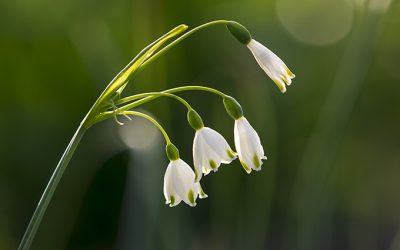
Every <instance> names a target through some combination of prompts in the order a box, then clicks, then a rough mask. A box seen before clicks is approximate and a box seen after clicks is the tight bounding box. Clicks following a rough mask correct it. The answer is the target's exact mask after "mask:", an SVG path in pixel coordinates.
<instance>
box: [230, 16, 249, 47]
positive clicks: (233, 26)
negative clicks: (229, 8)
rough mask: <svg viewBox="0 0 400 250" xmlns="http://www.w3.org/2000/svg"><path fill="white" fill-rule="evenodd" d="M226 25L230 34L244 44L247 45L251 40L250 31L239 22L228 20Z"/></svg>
mask: <svg viewBox="0 0 400 250" xmlns="http://www.w3.org/2000/svg"><path fill="white" fill-rule="evenodd" d="M226 27H227V28H228V30H229V31H230V32H231V34H232V35H233V36H234V37H235V38H236V39H237V40H238V41H239V42H241V43H243V44H244V45H247V44H248V43H249V42H250V41H251V35H250V32H249V31H248V30H247V29H246V28H245V27H244V26H243V25H241V24H240V23H237V22H233V21H229V22H228V23H227V24H226Z"/></svg>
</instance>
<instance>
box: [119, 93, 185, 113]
mask: <svg viewBox="0 0 400 250" xmlns="http://www.w3.org/2000/svg"><path fill="white" fill-rule="evenodd" d="M149 96H154V97H162V96H166V97H171V98H174V99H176V100H178V101H179V102H180V103H182V104H183V105H185V107H186V108H187V109H188V110H190V109H192V106H190V104H189V103H188V102H187V101H185V99H183V98H182V97H180V96H177V95H174V94H171V93H168V92H147V93H141V94H137V95H134V96H130V97H132V99H131V100H129V101H134V100H138V99H142V98H146V97H149ZM124 99H125V98H124ZM129 101H124V102H129ZM124 102H119V101H116V102H115V104H116V105H118V104H122V103H124ZM118 109H119V110H123V111H124V110H127V109H121V108H118Z"/></svg>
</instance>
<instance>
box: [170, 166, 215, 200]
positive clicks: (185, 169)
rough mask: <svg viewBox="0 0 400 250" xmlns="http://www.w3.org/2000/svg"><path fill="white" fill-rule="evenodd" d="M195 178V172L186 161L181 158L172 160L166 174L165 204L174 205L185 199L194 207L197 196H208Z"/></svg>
mask: <svg viewBox="0 0 400 250" xmlns="http://www.w3.org/2000/svg"><path fill="white" fill-rule="evenodd" d="M194 178H195V175H194V172H193V170H192V168H191V167H190V166H189V165H188V164H187V163H186V162H184V161H183V160H181V159H177V160H173V161H170V163H169V164H168V167H167V170H166V171H165V175H164V196H165V200H166V202H165V204H169V206H170V207H173V206H176V205H178V204H179V203H180V202H181V201H182V200H183V201H184V202H185V203H186V204H188V205H189V206H192V207H194V206H196V199H197V196H199V197H200V198H206V197H207V195H206V194H205V193H204V192H203V190H202V188H201V186H200V183H199V182H195V181H194Z"/></svg>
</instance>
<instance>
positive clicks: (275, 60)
mask: <svg viewBox="0 0 400 250" xmlns="http://www.w3.org/2000/svg"><path fill="white" fill-rule="evenodd" d="M247 47H248V48H249V49H250V51H251V53H253V55H254V58H255V59H256V61H257V63H258V64H259V65H260V67H261V68H262V69H263V70H264V72H265V73H266V74H267V75H268V76H269V77H270V78H271V79H272V80H273V81H274V82H275V84H276V85H277V86H278V88H279V89H280V91H281V92H282V93H285V92H286V85H287V86H289V85H290V84H291V83H292V79H293V78H294V77H295V75H294V74H293V73H292V72H291V71H290V70H289V68H288V67H287V66H286V65H285V63H284V62H283V61H282V60H281V59H280V58H279V57H278V56H277V55H275V54H274V53H273V52H272V51H271V50H269V49H268V48H267V47H265V46H264V45H262V44H261V43H259V42H257V41H256V40H254V39H251V40H250V42H249V43H248V44H247ZM285 84H286V85H285Z"/></svg>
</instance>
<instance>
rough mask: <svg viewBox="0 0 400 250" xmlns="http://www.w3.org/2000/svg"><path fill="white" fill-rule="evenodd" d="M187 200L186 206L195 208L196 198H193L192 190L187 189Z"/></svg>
mask: <svg viewBox="0 0 400 250" xmlns="http://www.w3.org/2000/svg"><path fill="white" fill-rule="evenodd" d="M187 198H188V201H189V202H188V205H189V206H191V207H195V206H196V197H195V196H194V192H193V190H192V189H189V191H188V193H187Z"/></svg>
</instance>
